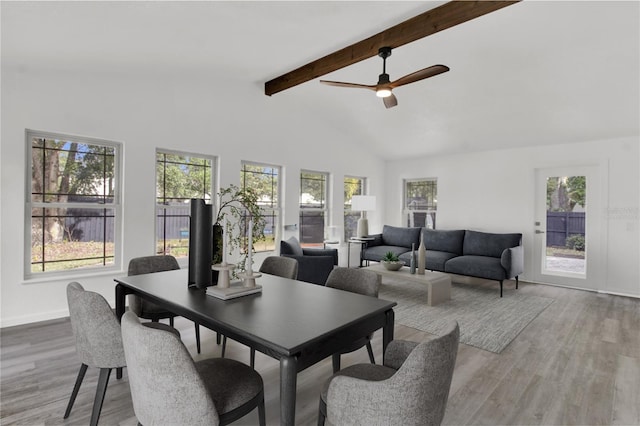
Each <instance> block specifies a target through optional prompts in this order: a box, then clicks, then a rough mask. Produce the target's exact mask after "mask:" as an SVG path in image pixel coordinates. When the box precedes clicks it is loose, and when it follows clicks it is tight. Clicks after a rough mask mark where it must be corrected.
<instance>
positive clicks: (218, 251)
mask: <svg viewBox="0 0 640 426" xmlns="http://www.w3.org/2000/svg"><path fill="white" fill-rule="evenodd" d="M223 235H224V231H223V229H222V225H220V224H218V223H216V224H215V225H213V263H214V264H216V263H222V237H223ZM211 283H212V285H216V284H218V271H211Z"/></svg>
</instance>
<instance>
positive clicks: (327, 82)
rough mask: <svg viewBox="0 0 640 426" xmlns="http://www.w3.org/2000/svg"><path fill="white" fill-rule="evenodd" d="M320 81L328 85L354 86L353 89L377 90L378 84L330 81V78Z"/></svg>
mask: <svg viewBox="0 0 640 426" xmlns="http://www.w3.org/2000/svg"><path fill="white" fill-rule="evenodd" d="M320 83H322V84H326V85H328V86H336V87H348V88H352V89H369V90H376V86H375V85H368V84H357V83H343V82H341V81H328V80H320Z"/></svg>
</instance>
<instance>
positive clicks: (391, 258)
mask: <svg viewBox="0 0 640 426" xmlns="http://www.w3.org/2000/svg"><path fill="white" fill-rule="evenodd" d="M380 263H381V264H382V266H384V268H385V269H386V270H388V271H397V270H398V269H400V268H402V267H403V266H404V262H403V261H402V260H399V259H398V255H397V254H395V253H394V252H392V251H388V252H387V253H386V254H385V255H384V257H383V258H382V260H381V261H380Z"/></svg>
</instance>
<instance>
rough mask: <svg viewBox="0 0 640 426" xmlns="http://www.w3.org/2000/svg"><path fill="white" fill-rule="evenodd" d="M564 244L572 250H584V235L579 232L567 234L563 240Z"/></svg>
mask: <svg viewBox="0 0 640 426" xmlns="http://www.w3.org/2000/svg"><path fill="white" fill-rule="evenodd" d="M564 244H565V246H567V247H569V248H572V249H574V250H578V251H584V248H585V242H584V236H583V235H580V234H573V235H569V236H568V237H567V239H566V240H565V243H564Z"/></svg>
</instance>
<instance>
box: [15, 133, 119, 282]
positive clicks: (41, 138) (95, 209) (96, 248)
mask: <svg viewBox="0 0 640 426" xmlns="http://www.w3.org/2000/svg"><path fill="white" fill-rule="evenodd" d="M26 137H27V146H28V150H29V155H28V161H29V166H28V167H27V170H30V174H29V176H28V178H27V180H28V183H27V188H28V195H27V209H26V214H27V215H28V219H27V220H25V224H26V229H25V235H26V237H27V239H30V244H29V255H28V256H26V257H25V263H26V265H25V277H27V278H28V277H33V276H34V275H39V274H46V273H48V272H56V271H58V272H59V271H64V272H67V273H68V272H70V271H77V270H82V271H83V272H86V271H87V270H90V269H94V270H95V269H99V268H116V267H118V266H119V265H118V261H117V259H118V258H119V256H118V254H119V248H118V246H119V245H118V235H119V232H118V231H117V230H118V229H119V228H120V217H121V207H120V151H121V148H120V144H118V143H114V142H108V141H103V140H98V139H91V138H84V137H77V136H67V135H60V134H54V133H45V132H37V131H31V130H27V133H26Z"/></svg>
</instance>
